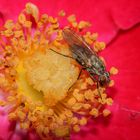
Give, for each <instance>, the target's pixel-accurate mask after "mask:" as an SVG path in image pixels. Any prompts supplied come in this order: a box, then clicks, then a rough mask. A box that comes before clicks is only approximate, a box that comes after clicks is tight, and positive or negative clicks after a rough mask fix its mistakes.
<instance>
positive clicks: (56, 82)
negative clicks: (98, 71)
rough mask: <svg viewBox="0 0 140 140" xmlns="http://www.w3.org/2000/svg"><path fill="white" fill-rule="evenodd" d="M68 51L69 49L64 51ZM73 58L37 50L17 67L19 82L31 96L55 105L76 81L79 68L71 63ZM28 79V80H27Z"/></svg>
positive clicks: (50, 51) (49, 104)
mask: <svg viewBox="0 0 140 140" xmlns="http://www.w3.org/2000/svg"><path fill="white" fill-rule="evenodd" d="M66 51H68V49H67V50H66V49H65V51H64V49H63V53H64V52H66ZM71 61H72V60H71V58H67V57H64V56H62V55H61V54H57V53H56V52H54V51H52V50H49V49H47V50H46V51H45V53H44V52H41V51H35V52H34V53H33V54H32V55H31V56H28V57H27V58H26V59H25V60H24V61H23V63H22V64H20V65H19V66H18V68H17V71H18V73H19V75H20V76H19V79H18V84H19V85H21V86H19V87H22V88H24V89H21V88H20V91H27V92H26V94H28V93H29V96H30V95H31V91H32V95H35V97H33V98H35V99H38V100H43V101H44V102H45V104H46V105H47V106H54V105H56V103H57V102H58V101H61V100H62V99H64V98H65V97H66V96H67V92H68V90H69V88H70V87H71V86H72V85H73V84H74V82H76V80H77V77H78V73H79V70H78V68H76V67H75V66H74V65H73V64H72V63H71ZM25 81H26V82H25Z"/></svg>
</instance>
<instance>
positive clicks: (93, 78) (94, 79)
mask: <svg viewBox="0 0 140 140" xmlns="http://www.w3.org/2000/svg"><path fill="white" fill-rule="evenodd" d="M91 78H92V80H93V81H95V82H96V83H97V90H98V94H99V97H100V98H101V100H102V96H101V93H100V89H99V81H98V80H97V79H96V78H95V77H94V76H91Z"/></svg>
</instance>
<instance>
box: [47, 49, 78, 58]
mask: <svg viewBox="0 0 140 140" xmlns="http://www.w3.org/2000/svg"><path fill="white" fill-rule="evenodd" d="M49 50H51V51H53V52H55V53H57V54H59V55H62V56H64V57H68V58H72V59H74V60H75V58H73V57H72V56H68V55H65V54H62V53H59V52H57V51H55V50H53V49H49Z"/></svg>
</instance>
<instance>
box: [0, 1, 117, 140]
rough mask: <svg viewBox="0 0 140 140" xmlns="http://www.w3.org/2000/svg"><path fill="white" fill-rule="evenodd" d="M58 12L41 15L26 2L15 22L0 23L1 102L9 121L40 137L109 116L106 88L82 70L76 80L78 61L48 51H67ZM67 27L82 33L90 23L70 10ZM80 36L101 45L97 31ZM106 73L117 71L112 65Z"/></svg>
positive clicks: (96, 47) (96, 48)
mask: <svg viewBox="0 0 140 140" xmlns="http://www.w3.org/2000/svg"><path fill="white" fill-rule="evenodd" d="M61 16H65V13H64V11H60V13H59V17H58V18H54V17H52V16H48V15H47V14H43V15H39V11H38V9H37V7H36V6H35V5H33V4H31V3H27V4H26V8H25V9H24V10H23V11H22V13H20V15H19V17H18V20H17V21H16V22H14V21H12V20H8V21H6V23H5V24H4V26H3V27H1V28H0V89H2V90H3V100H1V101H0V105H1V106H4V107H7V108H8V118H9V120H11V121H13V120H16V121H17V122H18V123H19V124H20V127H21V128H22V129H26V130H35V131H36V132H37V134H38V135H39V136H40V137H41V138H42V139H46V138H48V139H52V138H53V137H67V136H69V135H70V132H71V131H74V132H79V131H80V126H83V125H86V124H87V121H88V119H89V118H90V117H91V116H93V117H94V118H96V117H98V116H99V115H103V116H104V117H106V116H108V115H109V114H110V111H109V110H108V109H105V108H104V107H105V105H112V103H113V100H112V98H110V97H107V94H106V88H105V87H100V88H99V90H100V93H101V96H99V93H98V90H97V83H96V82H94V81H93V80H92V79H91V77H90V76H89V74H88V73H87V72H86V71H84V72H82V73H81V75H80V77H79V79H77V77H78V74H79V72H80V68H79V65H78V64H77V62H76V61H74V60H72V59H71V58H66V57H63V56H62V55H59V54H57V53H55V52H53V51H51V50H50V48H51V49H54V50H56V51H57V52H60V53H62V54H65V55H71V52H70V51H69V49H68V48H69V46H68V44H67V43H66V42H65V41H64V39H63V36H62V29H60V27H59V22H58V19H59V18H60V17H61ZM61 18H62V17H61ZM68 26H70V27H72V28H73V29H74V30H75V31H79V32H82V31H83V30H84V29H85V28H87V27H89V26H90V23H89V22H86V21H81V22H79V23H78V22H77V21H76V18H75V16H74V15H71V16H69V17H68ZM83 38H84V39H85V41H86V42H87V43H88V44H89V45H91V46H92V45H94V48H93V49H94V51H96V52H98V51H101V50H103V49H104V48H105V44H104V43H103V42H98V41H97V33H93V34H91V33H90V32H85V34H84V35H83ZM110 73H111V74H116V73H117V70H116V69H115V68H112V69H111V70H110ZM113 84H114V82H113V81H111V82H110V86H113Z"/></svg>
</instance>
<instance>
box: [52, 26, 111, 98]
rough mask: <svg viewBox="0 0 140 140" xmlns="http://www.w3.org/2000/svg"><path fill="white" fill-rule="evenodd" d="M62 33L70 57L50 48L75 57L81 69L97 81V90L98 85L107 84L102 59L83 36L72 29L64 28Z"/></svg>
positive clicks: (106, 73) (108, 76)
mask: <svg viewBox="0 0 140 140" xmlns="http://www.w3.org/2000/svg"><path fill="white" fill-rule="evenodd" d="M62 34H63V38H64V40H65V41H66V42H67V43H68V45H69V48H70V51H71V53H72V57H71V56H67V55H64V54H61V53H58V52H56V51H54V50H52V49H51V50H52V51H54V52H56V53H58V54H60V55H63V56H65V57H70V58H73V59H75V60H76V61H77V62H78V63H79V64H80V65H81V66H82V69H84V70H86V71H87V72H88V73H89V74H90V77H91V78H92V79H93V80H94V81H95V82H97V89H98V91H99V86H105V85H107V84H108V83H109V82H110V74H109V72H107V71H106V67H105V65H104V63H103V61H102V60H101V59H100V58H99V56H98V55H97V54H96V52H94V51H93V50H92V49H91V48H90V46H89V45H88V44H87V43H86V42H85V41H84V40H83V38H82V37H81V36H80V35H78V34H77V33H76V32H74V31H73V30H72V29H70V28H65V29H63V32H62ZM80 73H81V72H80ZM79 75H80V74H79ZM99 94H100V92H99ZM100 96H101V95H100Z"/></svg>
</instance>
